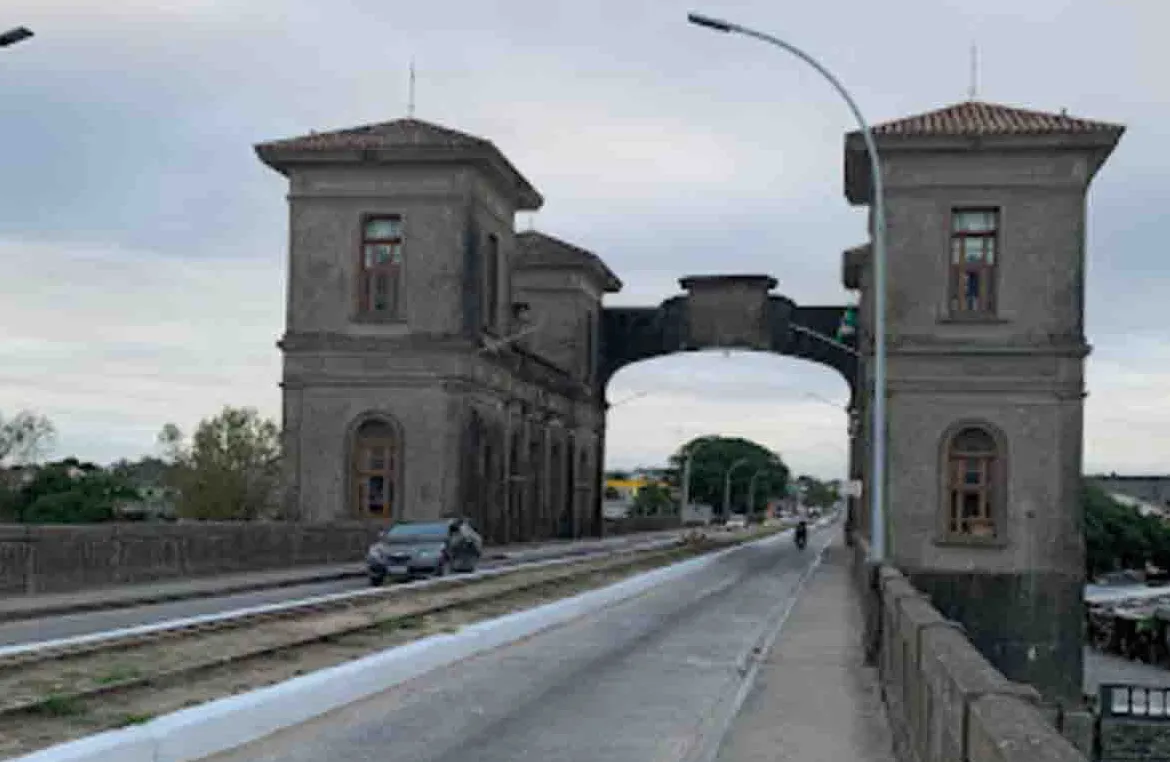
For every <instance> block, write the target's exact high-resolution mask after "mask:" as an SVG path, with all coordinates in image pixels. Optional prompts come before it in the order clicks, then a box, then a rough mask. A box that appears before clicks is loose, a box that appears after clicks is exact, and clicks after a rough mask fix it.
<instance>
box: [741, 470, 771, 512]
mask: <svg viewBox="0 0 1170 762" xmlns="http://www.w3.org/2000/svg"><path fill="white" fill-rule="evenodd" d="M771 470H772V469H771V468H770V467H769V468H761V469H759V470H758V471H756V472H755V473H754V474H752V480H751V481H750V482H748V504H747V505H748V513H755V512H756V479H759V478H760V476H762V475H763V474H766V473H768V472H769V471H771Z"/></svg>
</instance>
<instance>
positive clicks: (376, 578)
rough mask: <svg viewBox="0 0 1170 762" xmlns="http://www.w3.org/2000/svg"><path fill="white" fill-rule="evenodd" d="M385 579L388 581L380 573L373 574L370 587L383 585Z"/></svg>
mask: <svg viewBox="0 0 1170 762" xmlns="http://www.w3.org/2000/svg"><path fill="white" fill-rule="evenodd" d="M385 581H386V578H385V577H383V576H381V575H379V574H371V575H370V587H381V586H382V583H383V582H385Z"/></svg>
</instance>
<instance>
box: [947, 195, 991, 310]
mask: <svg viewBox="0 0 1170 762" xmlns="http://www.w3.org/2000/svg"><path fill="white" fill-rule="evenodd" d="M998 246H999V210H998V209H955V210H953V211H952V212H951V255H950V300H951V313H952V314H954V315H994V314H995V309H996V307H995V286H996V264H997V260H998V254H999V252H998V251H997V249H998Z"/></svg>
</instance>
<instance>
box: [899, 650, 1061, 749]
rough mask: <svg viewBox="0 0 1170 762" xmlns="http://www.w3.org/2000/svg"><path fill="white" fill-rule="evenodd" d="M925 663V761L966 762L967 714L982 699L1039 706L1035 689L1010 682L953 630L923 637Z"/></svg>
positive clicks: (922, 652)
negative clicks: (1003, 697) (1002, 697)
mask: <svg viewBox="0 0 1170 762" xmlns="http://www.w3.org/2000/svg"><path fill="white" fill-rule="evenodd" d="M920 664H921V670H922V680H923V681H924V683H925V686H924V687H925V690H926V695H925V697H924V698H925V703H926V704H927V711H926V715H927V716H928V717H929V719H928V723H929V727H928V729H927V732H926V735H927V739H928V741H927V749H928V753H927V755H926V758H927V759H929V760H931V762H951V761H952V760H965V759H967V757H966V756H965V754H966V749H965V746H966V737H967V721H968V710H969V707H970V704H971V703H972V702H973V701H975V700H976V699H978V698H979V697H981V696H985V695H990V694H1002V695H1010V696H1015V697H1016V698H1019V699H1022V700H1024V701H1030V702H1032V703H1034V704H1035V703H1039V701H1040V696H1039V694H1038V693H1037V692H1036V691H1035V689H1033V688H1031V687H1029V686H1025V685H1019V684H1017V683H1013V682H1011V681H1010V680H1008V679H1007V678H1006V677H1004V676H1003V675H1002V674H1000V673H999V672H997V671H996V669H995V668H994V667H992V666H991V664H990V663H989V662H988V661H987V660H986V659H985V658H983V656H982V655H981V654H980V653H979V652H978V651H976V650H975V647H974V646H972V645H971V643H970V641H968V640H967V639H966V638H965V637H964V636H963V635H962V634H961V633H960V632H958V631H957V630H955V629H952V628H949V627H933V628H928V629H926V631H925V632H924V633H923V634H922V638H921V652H920Z"/></svg>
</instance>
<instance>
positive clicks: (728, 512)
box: [723, 458, 751, 521]
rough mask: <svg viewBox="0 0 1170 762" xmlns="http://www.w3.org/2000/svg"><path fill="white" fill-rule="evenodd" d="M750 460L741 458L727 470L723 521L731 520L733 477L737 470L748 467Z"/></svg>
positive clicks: (724, 484)
mask: <svg viewBox="0 0 1170 762" xmlns="http://www.w3.org/2000/svg"><path fill="white" fill-rule="evenodd" d="M750 462H751V460H750V459H749V458H740V459H739V460H737V461H735V462H734V463H732V464H731V468H729V469H727V475H726V476H724V477H723V520H724V521H726V520H727V519H729V518H731V475H732V474H734V473H735V469H737V468H739V467H740V466H746V465H747V464H748V463H750Z"/></svg>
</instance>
